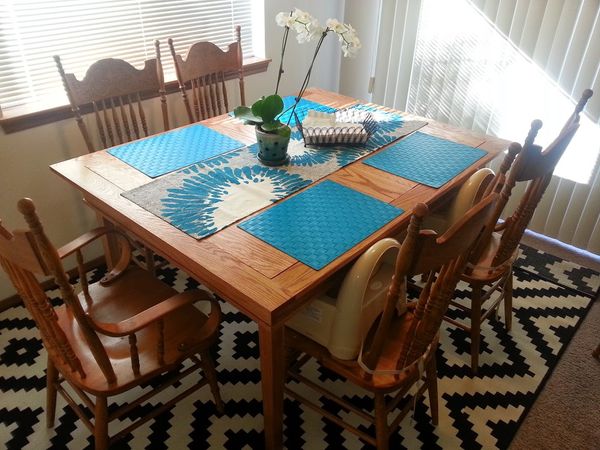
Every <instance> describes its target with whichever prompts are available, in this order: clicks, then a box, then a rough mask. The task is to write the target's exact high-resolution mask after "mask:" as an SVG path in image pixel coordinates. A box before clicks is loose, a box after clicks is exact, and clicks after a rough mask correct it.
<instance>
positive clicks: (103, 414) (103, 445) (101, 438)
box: [94, 396, 108, 450]
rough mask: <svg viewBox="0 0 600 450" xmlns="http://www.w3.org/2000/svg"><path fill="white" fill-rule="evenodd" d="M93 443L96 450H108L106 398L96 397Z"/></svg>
mask: <svg viewBox="0 0 600 450" xmlns="http://www.w3.org/2000/svg"><path fill="white" fill-rule="evenodd" d="M94 442H95V444H96V446H95V448H96V450H106V449H108V401H107V398H106V397H100V396H98V397H96V407H95V408H94Z"/></svg>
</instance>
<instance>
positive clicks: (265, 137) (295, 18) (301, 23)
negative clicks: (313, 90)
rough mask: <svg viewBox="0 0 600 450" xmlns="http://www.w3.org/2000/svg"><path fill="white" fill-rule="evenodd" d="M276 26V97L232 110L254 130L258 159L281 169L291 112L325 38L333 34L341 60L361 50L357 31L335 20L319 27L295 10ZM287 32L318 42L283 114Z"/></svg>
mask: <svg viewBox="0 0 600 450" xmlns="http://www.w3.org/2000/svg"><path fill="white" fill-rule="evenodd" d="M275 20H276V22H277V25H279V26H281V27H283V28H284V32H283V40H282V45H281V60H280V63H279V72H278V74H277V84H276V86H275V93H274V94H273V95H269V96H267V97H262V98H260V99H259V100H257V101H256V102H255V103H254V104H253V105H252V107H251V108H248V107H247V106H238V107H237V108H236V109H235V110H234V115H235V117H238V118H240V119H242V120H243V121H244V123H246V124H250V125H254V126H255V127H256V138H257V141H258V158H259V159H260V160H261V161H262V162H263V163H265V164H267V165H281V164H285V163H286V162H287V161H288V159H289V158H288V155H287V146H288V144H289V141H290V135H291V129H290V121H291V118H292V117H293V116H294V111H295V110H296V106H297V105H298V102H299V101H300V99H301V98H302V96H303V95H304V91H306V89H307V87H308V85H309V82H310V76H311V74H312V69H313V66H314V64H315V60H316V59H317V55H318V53H319V50H320V49H321V45H322V44H323V40H324V39H325V38H326V37H327V35H328V34H330V33H334V34H335V35H336V36H337V37H338V40H339V42H340V44H341V48H342V53H343V55H344V57H353V56H355V55H356V53H357V52H358V50H359V49H360V47H361V44H360V40H359V39H358V37H357V36H356V30H354V28H352V26H351V25H349V24H344V23H342V22H340V21H338V20H336V19H328V20H327V22H326V25H325V28H323V27H322V26H320V25H319V22H318V21H317V19H315V18H314V17H313V16H311V15H310V14H308V13H307V12H304V11H301V10H299V9H298V8H295V9H294V10H293V11H292V12H290V13H286V12H280V13H279V14H277V16H276V17H275ZM290 30H293V31H295V32H296V39H297V41H298V42H299V43H304V42H310V41H314V40H317V44H316V46H315V52H314V54H313V57H312V61H311V63H310V66H309V68H308V71H307V73H306V76H305V77H304V81H303V82H302V85H301V87H300V91H299V92H298V95H297V96H296V101H295V102H294V104H293V105H292V106H290V107H289V108H288V109H287V110H286V111H283V109H284V103H283V99H282V98H281V97H280V96H279V83H280V81H281V76H282V75H283V73H284V70H283V60H284V56H285V49H286V46H287V39H288V35H289V32H290ZM288 110H291V111H290V114H289V116H288V120H287V122H286V123H283V122H281V121H280V120H279V119H278V117H280V115H281V114H282V113H286V112H288Z"/></svg>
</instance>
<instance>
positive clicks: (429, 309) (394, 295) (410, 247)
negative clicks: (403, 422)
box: [363, 193, 498, 370]
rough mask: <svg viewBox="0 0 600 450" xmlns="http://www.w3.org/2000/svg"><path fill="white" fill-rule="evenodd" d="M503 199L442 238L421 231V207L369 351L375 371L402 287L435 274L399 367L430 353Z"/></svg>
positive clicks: (367, 359) (480, 207)
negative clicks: (470, 256) (471, 253)
mask: <svg viewBox="0 0 600 450" xmlns="http://www.w3.org/2000/svg"><path fill="white" fill-rule="evenodd" d="M497 199H498V194H495V193H493V194H491V195H488V196H487V197H486V198H485V199H483V200H482V201H481V202H479V203H478V204H477V205H475V206H474V207H473V208H471V209H470V210H469V211H468V212H467V214H466V215H465V216H464V217H463V218H462V219H461V220H460V221H459V222H458V223H456V224H454V225H453V226H452V227H451V228H450V229H449V230H447V231H446V232H445V233H444V234H443V235H441V236H438V235H437V234H436V233H435V232H433V231H431V230H421V224H422V223H423V218H424V217H425V216H426V214H427V207H426V206H425V205H424V204H419V205H417V207H416V208H415V209H414V212H413V216H412V217H411V221H410V224H409V227H408V232H407V235H406V237H405V238H404V241H403V242H402V246H401V248H400V251H399V252H398V255H397V259H396V265H395V269H394V276H393V279H392V282H391V284H390V287H389V290H388V294H387V299H386V303H385V306H384V308H383V313H382V315H381V318H380V320H379V324H378V325H377V328H376V330H375V333H374V335H373V338H372V341H371V344H370V346H369V349H368V350H367V351H366V352H365V354H364V356H363V363H364V364H365V365H366V366H367V367H368V368H370V369H371V370H374V369H375V368H376V367H377V361H378V359H379V357H380V356H381V352H382V349H383V346H384V341H385V339H386V337H387V336H388V332H389V327H390V324H391V323H392V318H393V316H394V314H395V313H396V307H397V304H398V300H399V295H400V293H401V292H402V290H401V287H402V284H403V283H404V281H405V280H406V278H407V277H410V276H412V275H416V274H421V273H429V274H430V276H429V278H428V281H427V283H426V285H425V287H424V289H423V290H422V291H421V294H420V297H419V299H418V301H417V305H416V307H415V320H413V321H412V322H411V325H410V330H409V331H408V334H407V336H408V339H407V340H406V341H405V342H404V344H403V346H402V348H401V350H400V359H399V360H398V369H402V368H404V367H407V366H408V365H410V364H411V363H412V362H414V361H415V360H416V359H418V358H419V357H420V356H422V355H423V354H424V353H425V351H426V350H427V347H428V346H429V345H430V344H431V343H432V342H433V340H434V338H435V336H436V334H437V332H438V330H439V327H440V324H441V322H442V318H443V316H444V314H445V313H446V309H447V308H448V305H449V303H450V300H451V299H452V297H453V293H454V288H455V286H456V283H457V282H458V280H459V278H460V275H461V273H462V271H463V269H464V267H465V265H466V263H467V257H466V255H467V254H468V250H469V249H470V248H471V246H472V245H473V243H474V242H475V241H476V239H477V237H478V236H479V234H480V233H481V232H482V230H483V228H484V225H485V223H486V222H487V220H488V219H489V216H490V215H491V214H492V212H493V210H494V207H495V203H496V201H497ZM434 273H437V276H434V275H433V274H434Z"/></svg>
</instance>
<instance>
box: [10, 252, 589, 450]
mask: <svg viewBox="0 0 600 450" xmlns="http://www.w3.org/2000/svg"><path fill="white" fill-rule="evenodd" d="M516 266H517V268H516V269H515V287H514V301H513V302H514V318H513V329H512V331H511V332H510V333H507V332H506V331H505V329H504V326H503V322H502V317H501V319H500V321H499V322H487V323H486V324H484V325H483V330H482V345H481V347H482V355H481V357H480V370H479V374H478V375H477V376H475V377H474V376H472V375H471V372H470V368H469V361H470V356H469V339H468V337H467V335H466V333H465V332H463V331H462V330H457V329H455V328H451V327H450V326H448V325H446V324H444V325H443V329H442V334H441V346H440V349H439V352H438V355H437V359H438V377H439V396H440V422H439V425H438V426H437V427H433V426H432V424H431V422H430V419H429V415H428V414H429V406H428V400H426V401H425V403H418V404H417V405H416V409H415V411H414V415H413V417H412V418H411V417H407V418H406V419H405V420H404V421H403V423H402V425H401V428H400V430H399V432H398V433H397V434H396V435H395V436H394V437H393V439H392V444H391V448H392V449H403V448H408V449H414V448H420V447H426V448H444V449H446V448H486V449H487V448H507V447H508V445H509V443H510V441H511V439H512V437H513V436H514V434H515V432H516V431H517V428H518V427H519V424H520V423H521V421H522V420H523V418H524V416H525V414H526V413H527V411H528V409H529V408H530V407H531V405H532V404H533V402H534V401H535V399H536V396H537V394H538V393H539V391H540V390H541V388H542V387H543V384H544V382H545V380H546V378H547V377H548V376H549V374H550V372H551V370H552V368H553V367H554V366H555V365H556V363H557V361H558V359H559V357H560V355H561V354H562V352H563V350H564V348H565V345H566V344H567V343H568V342H569V340H570V339H571V337H572V336H573V334H574V333H575V331H576V330H577V327H578V326H579V324H580V322H581V320H582V319H583V318H584V317H585V314H586V313H587V311H588V309H589V307H590V305H591V301H592V298H593V297H594V293H595V292H597V290H598V287H599V286H600V275H599V274H598V273H595V272H593V271H590V270H588V269H584V268H582V267H580V266H577V265H574V264H572V263H568V262H564V261H562V260H560V259H558V258H555V257H553V256H551V255H546V254H543V253H541V252H537V251H535V250H532V249H529V248H524V249H523V252H522V255H521V257H520V258H519V261H518V262H517V265H516ZM95 276H96V277H97V276H98V273H96V274H95ZM160 276H161V278H162V279H163V280H164V281H166V282H168V283H170V284H172V285H174V286H175V287H176V288H177V289H181V290H183V289H187V288H193V287H197V283H196V282H195V281H194V280H191V279H188V278H187V277H186V276H185V274H183V273H182V272H181V271H178V270H176V269H174V268H171V267H167V268H164V269H162V270H161V274H160ZM48 294H49V295H50V296H51V297H52V296H56V295H57V294H56V292H49V293H48ZM457 294H458V297H459V298H464V297H466V291H465V289H464V286H459V289H458V292H457ZM222 307H223V312H224V320H223V324H222V329H221V338H220V341H219V344H218V347H217V348H216V349H215V356H216V359H217V370H218V371H219V380H220V383H221V393H222V396H223V399H224V400H225V403H226V408H225V409H226V411H225V414H223V415H221V416H219V415H217V413H216V411H215V407H214V404H213V402H212V400H211V395H210V393H209V390H208V389H206V388H205V389H201V390H200V391H199V392H196V393H195V394H193V395H192V396H190V397H187V398H186V399H184V400H183V401H181V402H179V403H178V404H177V405H176V406H175V407H174V408H173V409H172V410H171V411H168V412H166V413H164V414H162V415H160V416H158V417H157V418H155V419H154V420H150V421H149V422H147V423H146V424H145V425H143V426H142V427H141V428H139V429H137V430H136V431H135V432H134V433H133V434H132V435H130V436H128V437H127V438H126V439H124V440H123V441H121V442H120V443H119V444H117V445H116V446H115V448H123V449H129V448H131V449H183V448H190V449H261V448H263V438H262V404H261V390H260V370H259V362H258V354H259V353H258V333H257V327H256V325H255V324H254V323H252V322H251V321H250V320H248V319H247V318H246V317H245V316H244V315H243V314H241V313H240V312H238V311H236V310H235V309H234V308H232V307H231V306H229V305H228V304H227V303H223V304H222ZM37 335H38V334H37V330H36V328H35V326H34V323H33V321H32V320H31V319H29V316H28V314H27V311H26V310H25V308H24V307H22V306H16V307H13V308H10V309H8V310H6V311H4V312H2V313H0V391H1V398H0V448H7V449H23V450H25V449H31V450H34V449H35V450H40V449H45V448H56V449H59V448H61V449H62V448H69V449H83V448H92V444H91V442H92V439H91V437H90V434H89V432H88V430H87V429H86V428H85V427H84V426H83V425H82V423H81V422H80V421H79V420H78V419H77V417H76V416H75V414H74V413H72V412H71V410H70V408H69V407H67V406H66V404H65V402H64V401H63V400H62V399H61V398H60V396H59V404H58V407H57V408H58V409H57V420H56V423H55V427H54V429H47V428H46V426H45V415H44V405H45V376H44V370H45V365H46V356H45V351H44V349H43V348H42V345H41V343H40V341H39V339H38V337H37ZM305 373H306V374H308V375H309V376H310V377H312V378H313V379H316V380H318V381H319V383H321V384H323V385H326V386H327V387H329V388H331V389H332V390H334V391H335V392H336V393H337V394H341V395H344V396H345V397H346V398H347V399H349V400H350V401H352V402H353V403H356V404H359V405H362V406H365V407H368V406H369V405H370V401H369V400H368V396H367V395H366V393H365V392H363V391H361V390H360V389H357V388H354V387H352V386H350V385H349V384H346V383H344V382H343V380H341V379H339V378H338V377H336V376H335V375H333V374H331V373H329V372H327V371H325V370H322V369H318V368H317V367H316V365H314V364H313V365H308V366H307V367H306V369H305ZM193 378H194V377H188V379H187V381H186V383H192V382H194V381H195V380H194V379H193ZM296 388H298V387H296ZM171 395H172V392H171V391H169V390H168V391H167V392H165V393H162V394H161V395H160V396H159V397H158V398H157V399H155V400H154V402H159V401H161V399H162V400H163V401H164V398H168V397H170V396H171ZM119 400H120V401H127V394H124V396H122V398H120V399H119ZM321 402H322V403H323V404H324V406H325V407H328V408H330V409H331V410H332V411H334V412H336V413H339V414H340V415H342V416H344V415H345V413H344V411H339V409H337V408H336V407H335V406H331V405H327V402H326V401H325V400H324V399H321ZM138 411H139V410H138ZM134 413H135V411H134ZM127 423H129V422H128V420H127V419H126V420H125V421H124V422H123V423H122V424H117V428H122V427H125V426H126V425H127ZM355 425H356V426H364V425H361V424H360V422H358V421H355ZM284 429H285V430H284V432H285V436H284V443H285V446H286V448H289V449H311V450H312V449H365V448H370V446H367V445H366V444H364V443H362V442H361V441H360V440H358V438H356V437H355V436H354V435H352V434H350V433H348V432H346V431H343V430H341V429H340V428H339V427H338V426H337V425H334V424H332V423H330V422H328V421H326V420H324V419H322V418H321V417H320V416H319V415H317V414H316V413H313V412H312V411H311V410H308V409H305V408H303V407H301V406H300V405H299V404H298V403H297V402H295V401H292V400H290V399H286V400H285V417H284ZM114 431H115V429H114V428H111V433H114Z"/></svg>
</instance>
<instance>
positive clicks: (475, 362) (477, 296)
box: [471, 284, 482, 375]
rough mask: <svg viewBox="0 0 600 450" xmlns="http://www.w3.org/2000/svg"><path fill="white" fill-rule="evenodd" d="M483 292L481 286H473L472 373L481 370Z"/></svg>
mask: <svg viewBox="0 0 600 450" xmlns="http://www.w3.org/2000/svg"><path fill="white" fill-rule="evenodd" d="M481 292H482V286H481V285H479V284H476V285H472V286H471V371H472V372H473V374H474V375H476V374H477V370H478V369H479V342H480V340H481Z"/></svg>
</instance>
